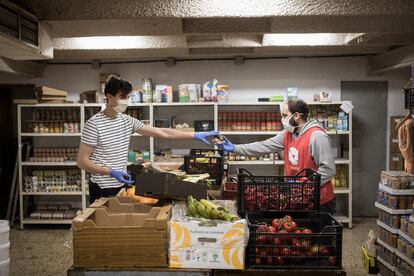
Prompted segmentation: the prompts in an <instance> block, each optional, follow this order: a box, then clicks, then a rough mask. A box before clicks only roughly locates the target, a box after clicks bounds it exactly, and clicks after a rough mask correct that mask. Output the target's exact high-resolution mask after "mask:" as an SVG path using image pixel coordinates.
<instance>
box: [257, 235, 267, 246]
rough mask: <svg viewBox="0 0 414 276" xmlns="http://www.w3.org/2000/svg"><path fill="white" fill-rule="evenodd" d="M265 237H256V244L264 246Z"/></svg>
mask: <svg viewBox="0 0 414 276" xmlns="http://www.w3.org/2000/svg"><path fill="white" fill-rule="evenodd" d="M265 243H266V237H265V236H263V235H259V236H256V244H265Z"/></svg>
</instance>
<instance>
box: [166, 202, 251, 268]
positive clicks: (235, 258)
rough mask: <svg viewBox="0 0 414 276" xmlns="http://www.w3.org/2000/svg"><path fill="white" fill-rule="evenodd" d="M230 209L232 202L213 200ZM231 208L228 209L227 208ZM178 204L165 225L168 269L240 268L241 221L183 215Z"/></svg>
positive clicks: (243, 225)
mask: <svg viewBox="0 0 414 276" xmlns="http://www.w3.org/2000/svg"><path fill="white" fill-rule="evenodd" d="M214 203H215V204H217V205H220V206H223V207H226V208H227V209H232V210H233V211H234V209H235V208H231V206H233V207H234V201H224V200H223V201H214ZM230 205H231V206H230ZM186 214H187V208H186V205H185V204H184V203H182V202H180V203H177V204H175V205H174V206H173V209H172V217H171V220H170V222H169V262H170V263H169V267H170V268H201V269H243V268H244V259H245V247H246V245H247V241H248V236H249V235H248V228H247V223H246V220H245V219H239V220H236V221H233V222H227V221H222V220H210V219H204V218H193V217H188V216H186Z"/></svg>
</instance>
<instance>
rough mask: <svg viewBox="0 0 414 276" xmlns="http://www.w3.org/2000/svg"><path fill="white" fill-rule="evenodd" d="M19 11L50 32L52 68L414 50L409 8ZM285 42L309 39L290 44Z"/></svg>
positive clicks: (336, 4)
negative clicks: (293, 37)
mask: <svg viewBox="0 0 414 276" xmlns="http://www.w3.org/2000/svg"><path fill="white" fill-rule="evenodd" d="M14 3H15V4H17V5H19V6H20V7H22V8H24V9H26V10H27V11H29V12H31V13H32V14H34V15H35V16H36V17H37V18H38V19H39V20H40V21H41V22H42V24H45V25H49V26H50V27H51V30H52V31H51V37H52V38H53V46H54V59H53V60H52V62H75V61H76V62H79V61H90V60H92V59H100V60H102V61H106V60H108V61H111V60H140V59H145V60H147V59H160V58H166V57H175V58H216V57H217V58H223V57H234V56H238V55H242V56H245V57H289V56H295V57H298V56H341V55H375V54H382V53H385V52H387V51H388V50H391V49H395V48H398V47H403V46H408V45H412V44H413V43H414V1H410V0H347V1H343V0H318V1H303V0H276V1H275V0H273V1H271V0H238V1H236V0H226V1H223V0H194V1H188V0H171V1H164V0H141V1H134V0H117V1H113V0H89V1H85V0H72V1H67V0H54V1H50V0H16V1H14ZM283 34H308V37H307V36H304V37H298V38H296V40H295V41H296V42H286V41H287V40H286V36H283ZM94 36H130V39H132V42H128V43H127V42H125V43H124V42H123V40H122V38H121V39H120V40H118V43H117V42H116V41H117V40H116V39H115V42H114V41H112V40H111V38H100V40H98V41H95V43H94V45H93V46H91V45H90V44H88V43H87V42H88V39H86V40H85V38H87V37H94ZM308 40H309V41H308ZM112 45H114V46H112ZM100 46H101V47H100ZM118 46H119V47H118ZM127 46H128V47H127ZM119 48H122V49H119Z"/></svg>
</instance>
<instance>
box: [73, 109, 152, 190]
mask: <svg viewBox="0 0 414 276" xmlns="http://www.w3.org/2000/svg"><path fill="white" fill-rule="evenodd" d="M143 126H144V124H143V123H142V122H141V121H139V120H137V119H135V118H132V117H131V116H128V115H126V114H117V116H116V117H115V118H110V117H108V116H106V115H105V114H104V113H103V112H102V111H101V112H99V113H97V114H95V115H94V116H93V117H92V118H90V119H89V120H88V121H87V122H86V123H85V126H84V128H83V130H82V137H81V143H83V144H85V145H87V146H89V147H93V148H94V149H93V152H92V155H91V158H90V159H91V160H92V161H93V162H94V163H95V164H97V165H99V166H103V167H108V168H111V169H114V170H121V171H126V167H127V161H128V148H129V141H130V137H131V134H132V133H134V132H136V131H138V130H140V129H141V128H142V127H143ZM91 181H93V182H95V183H97V184H98V185H99V187H100V188H101V189H105V188H116V187H121V186H122V185H123V184H122V183H120V182H118V181H117V180H116V179H115V178H113V177H111V176H109V175H101V174H91Z"/></svg>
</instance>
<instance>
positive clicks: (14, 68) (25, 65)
mask: <svg viewBox="0 0 414 276" xmlns="http://www.w3.org/2000/svg"><path fill="white" fill-rule="evenodd" d="M44 69H45V64H43V63H39V62H33V61H21V60H19V61H16V60H12V59H8V58H5V57H0V72H6V73H11V74H16V75H22V76H26V77H30V78H41V77H43V71H44Z"/></svg>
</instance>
